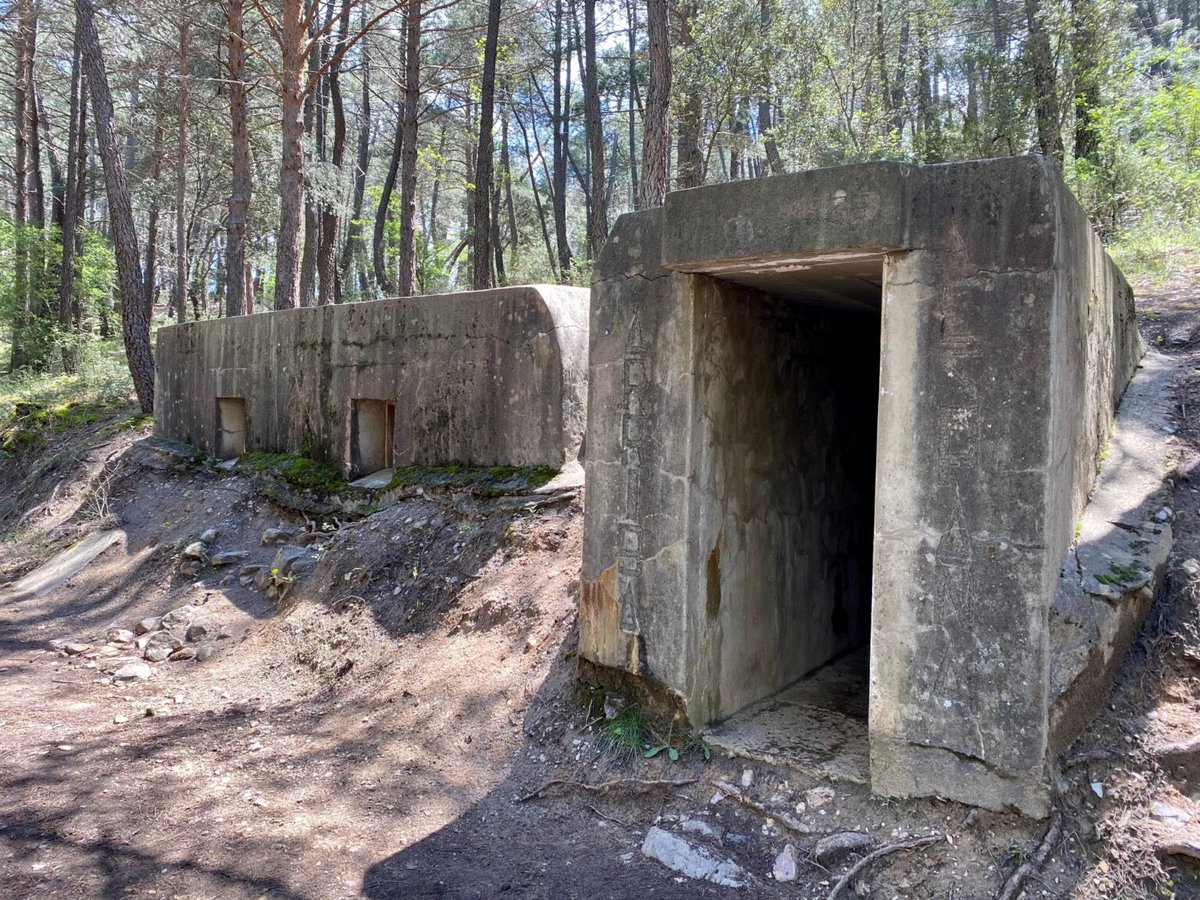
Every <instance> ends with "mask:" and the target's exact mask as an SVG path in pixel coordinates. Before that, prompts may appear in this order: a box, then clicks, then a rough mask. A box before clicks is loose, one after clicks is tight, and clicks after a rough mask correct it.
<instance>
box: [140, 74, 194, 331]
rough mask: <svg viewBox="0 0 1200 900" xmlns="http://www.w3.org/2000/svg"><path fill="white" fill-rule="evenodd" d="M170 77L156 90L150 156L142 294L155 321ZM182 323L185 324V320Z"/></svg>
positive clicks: (161, 76) (160, 78) (161, 77)
mask: <svg viewBox="0 0 1200 900" xmlns="http://www.w3.org/2000/svg"><path fill="white" fill-rule="evenodd" d="M166 78H167V76H166V73H164V72H163V70H162V69H159V70H158V79H157V81H156V82H155V87H154V137H153V144H152V145H151V154H150V181H151V184H152V188H151V195H150V210H149V213H148V214H147V216H146V267H145V269H144V270H143V278H144V279H145V283H144V285H143V287H142V290H143V291H144V292H145V297H146V315H147V316H148V317H149V318H150V319H151V320H153V319H154V295H155V290H156V286H157V284H158V219H159V208H158V195H159V181H160V180H161V179H162V164H163V85H164V83H165V81H166ZM178 321H180V322H182V321H184V320H183V319H179V320H178Z"/></svg>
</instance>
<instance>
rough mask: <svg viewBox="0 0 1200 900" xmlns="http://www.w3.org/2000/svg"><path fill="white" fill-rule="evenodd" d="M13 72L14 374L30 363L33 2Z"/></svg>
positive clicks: (25, 10) (22, 5)
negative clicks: (28, 87) (28, 227)
mask: <svg viewBox="0 0 1200 900" xmlns="http://www.w3.org/2000/svg"><path fill="white" fill-rule="evenodd" d="M16 12H17V16H16V19H17V36H16V48H15V50H16V72H15V73H14V76H13V114H14V115H13V124H14V125H15V127H16V130H15V134H14V144H13V147H14V149H13V225H14V226H15V229H14V231H15V241H16V243H15V246H14V254H13V290H14V292H15V294H16V297H15V301H16V302H15V309H14V315H13V328H12V350H11V354H10V356H9V369H10V370H11V371H15V370H17V369H22V368H25V367H26V366H28V365H29V364H30V363H31V361H32V360H33V355H32V354H31V352H30V348H29V346H28V341H29V340H30V335H29V333H28V332H29V316H30V308H29V293H30V292H29V243H28V241H26V239H25V225H26V223H27V221H28V218H29V118H30V117H29V95H28V93H27V91H26V85H27V84H28V73H29V69H30V67H31V66H32V63H33V60H32V59H31V53H30V50H29V28H30V24H29V20H30V18H31V14H32V12H33V5H32V0H20V2H19V5H18V7H17V11H16Z"/></svg>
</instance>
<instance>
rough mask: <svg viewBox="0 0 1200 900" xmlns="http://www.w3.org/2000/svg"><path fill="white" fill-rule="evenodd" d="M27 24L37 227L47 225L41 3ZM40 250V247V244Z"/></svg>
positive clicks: (32, 202)
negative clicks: (39, 60) (39, 51)
mask: <svg viewBox="0 0 1200 900" xmlns="http://www.w3.org/2000/svg"><path fill="white" fill-rule="evenodd" d="M31 9H32V13H31V15H30V16H29V23H28V25H27V26H25V27H24V28H22V31H23V32H24V33H25V34H26V35H27V37H26V40H27V41H28V50H27V52H28V54H29V57H28V60H29V61H28V65H26V67H25V109H26V112H27V114H28V116H29V123H28V131H27V137H28V140H29V180H30V194H29V224H30V225H31V226H33V227H34V228H36V229H39V230H40V229H42V228H44V227H45V225H46V184H45V182H44V181H43V180H42V137H41V131H40V123H39V117H38V104H37V95H38V90H37V79H36V72H37V39H38V15H39V14H40V12H41V3H40V2H35V3H34V4H33V6H32V8H31ZM39 249H40V246H39Z"/></svg>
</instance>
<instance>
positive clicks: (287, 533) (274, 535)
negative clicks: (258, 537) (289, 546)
mask: <svg viewBox="0 0 1200 900" xmlns="http://www.w3.org/2000/svg"><path fill="white" fill-rule="evenodd" d="M293 534H295V532H294V531H292V529H290V528H268V529H266V530H265V531H263V533H262V545H263V546H264V547H267V546H270V545H271V544H283V543H286V542H287V539H288V538H290V537H291V536H292V535H293Z"/></svg>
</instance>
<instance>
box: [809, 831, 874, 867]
mask: <svg viewBox="0 0 1200 900" xmlns="http://www.w3.org/2000/svg"><path fill="white" fill-rule="evenodd" d="M871 844H872V840H871V836H870V835H869V834H863V832H861V831H840V832H838V833H837V834H831V835H829V836H828V837H823V838H821V839H820V840H819V841H817V846H816V848H815V849H814V850H813V859H815V860H816V861H817V862H819V863H821V864H822V865H824V864H826V863H830V862H834V861H836V860H838V859H839V858H841V857H843V856H845V855H846V854H847V853H861V852H862V851H864V850H866V849H867V848H869V847H870V846H871Z"/></svg>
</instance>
